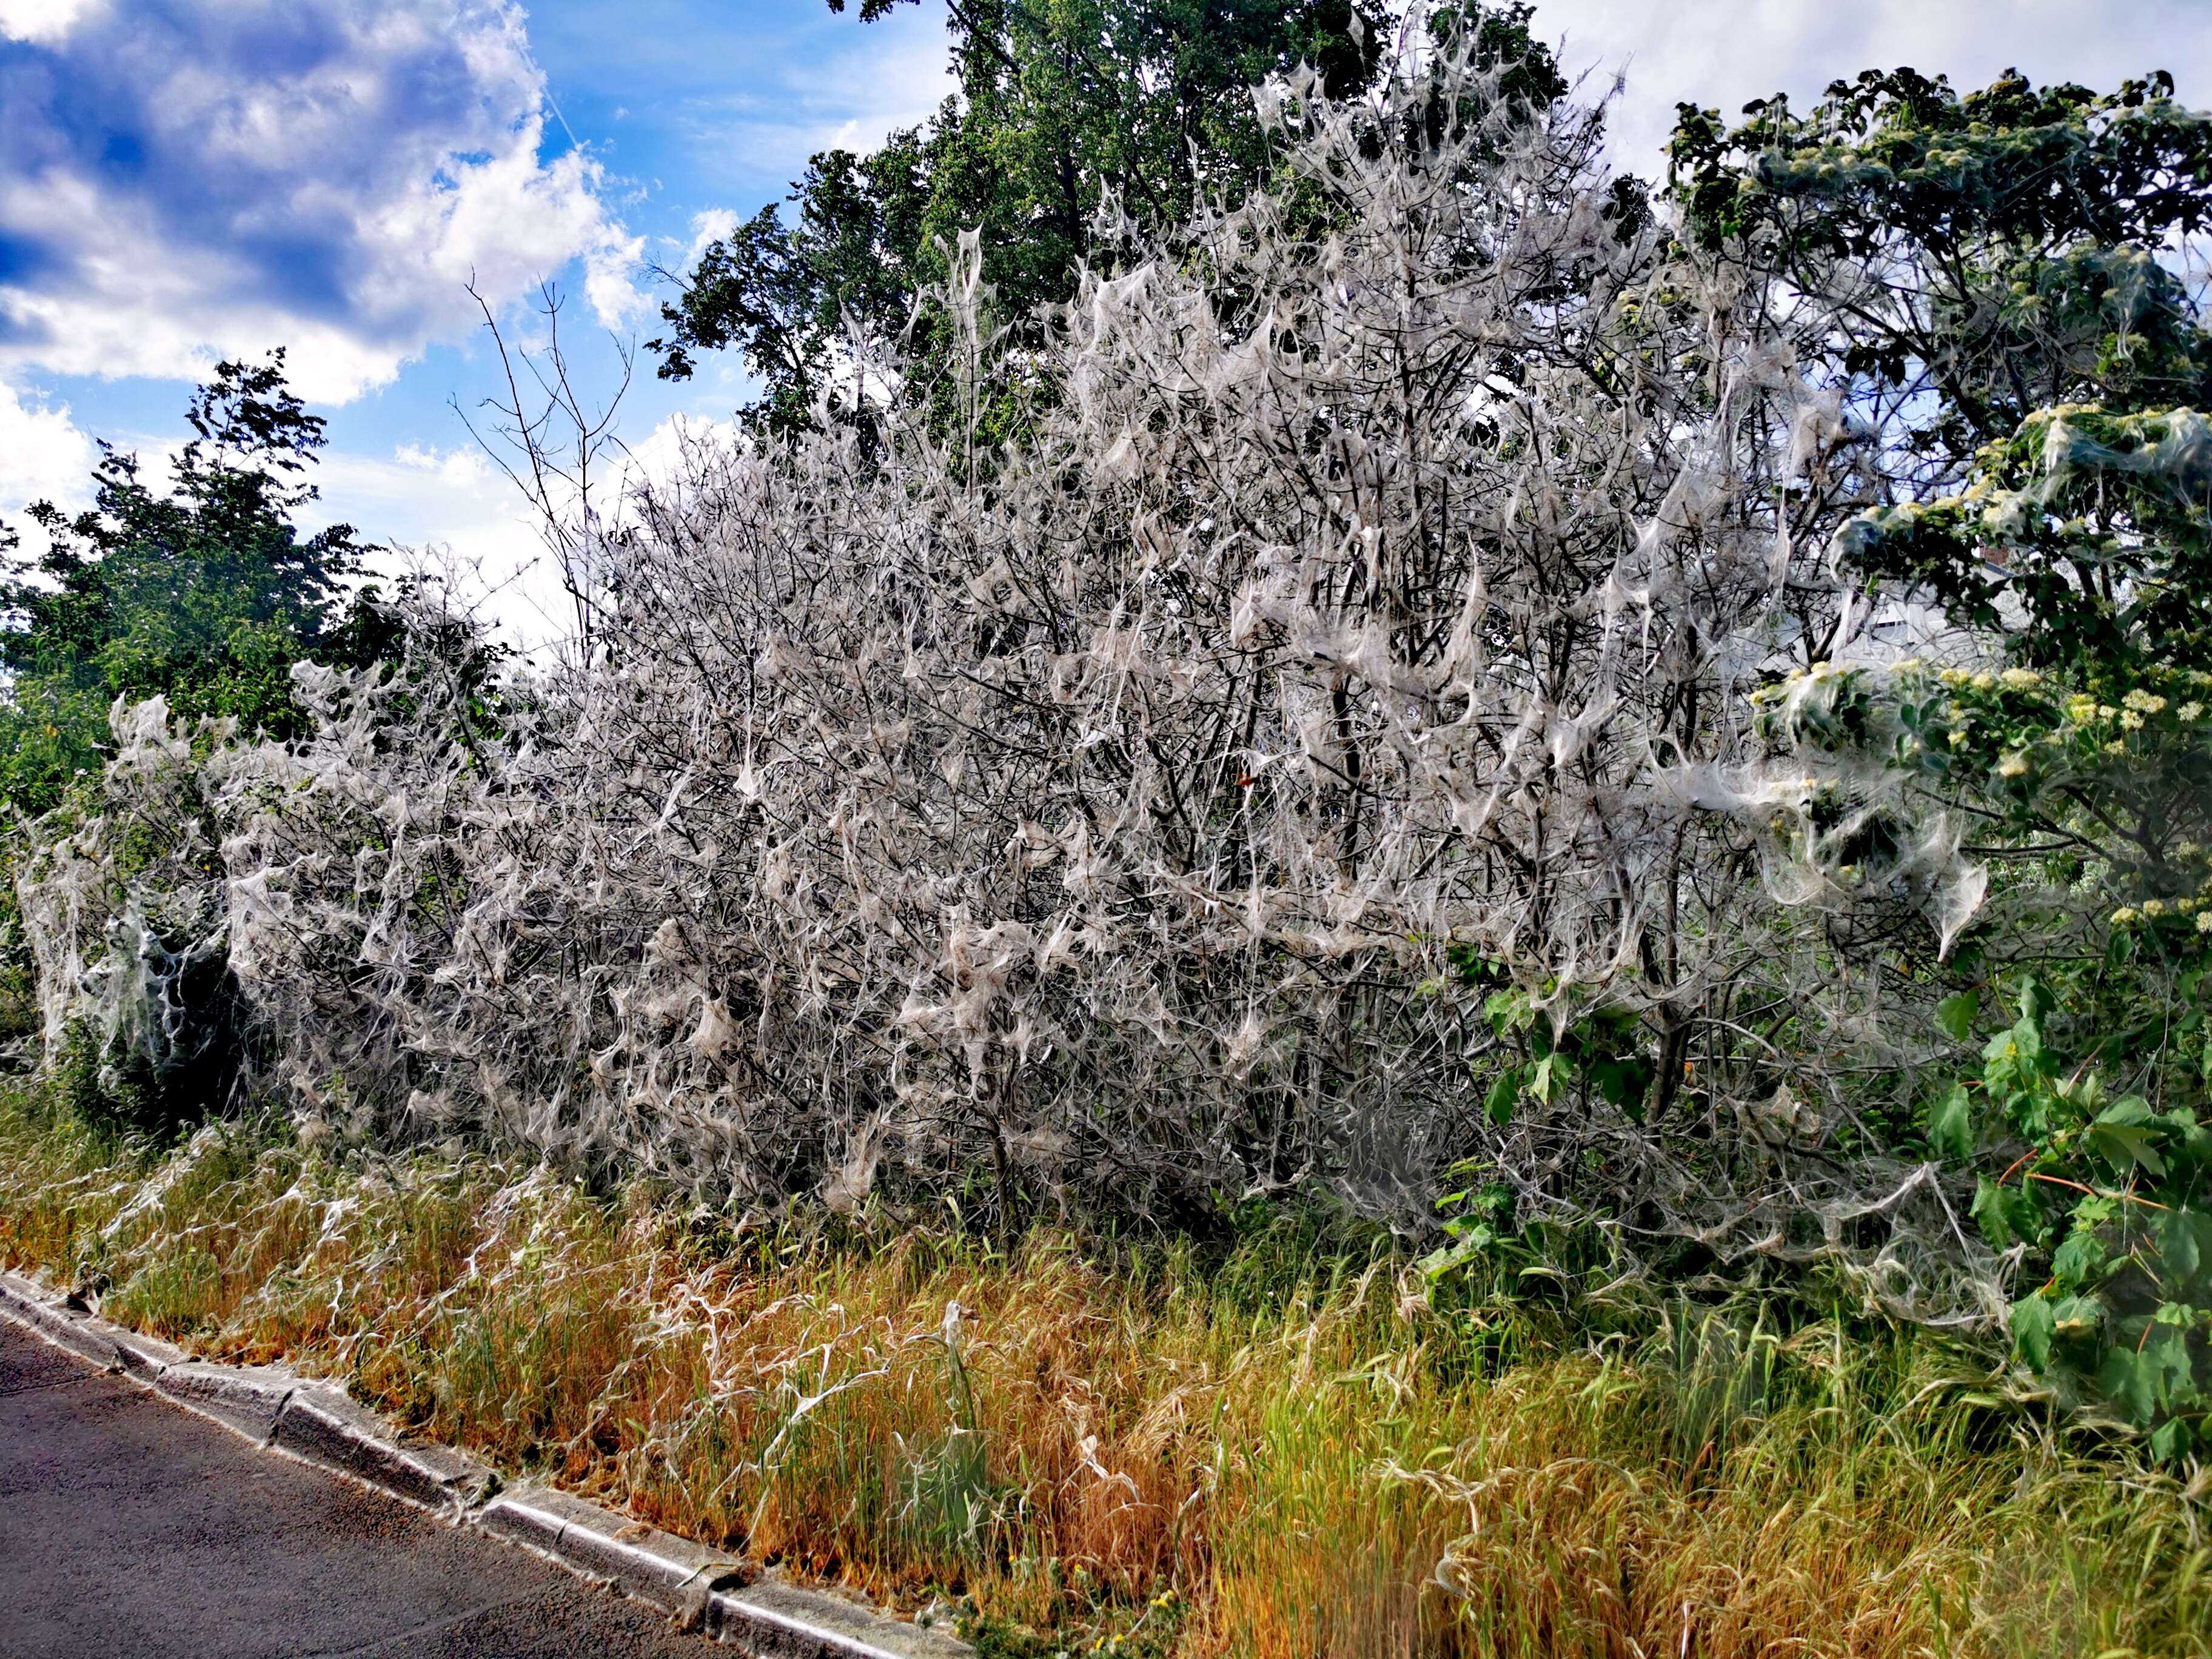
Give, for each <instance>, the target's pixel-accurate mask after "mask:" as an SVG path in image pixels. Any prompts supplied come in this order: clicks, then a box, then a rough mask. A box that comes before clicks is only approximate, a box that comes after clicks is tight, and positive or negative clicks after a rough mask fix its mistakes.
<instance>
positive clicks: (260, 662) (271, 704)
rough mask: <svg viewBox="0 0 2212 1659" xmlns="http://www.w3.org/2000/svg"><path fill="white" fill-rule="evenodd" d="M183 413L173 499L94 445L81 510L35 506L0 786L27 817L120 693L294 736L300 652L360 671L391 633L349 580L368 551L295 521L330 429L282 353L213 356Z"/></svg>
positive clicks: (15, 596) (11, 659)
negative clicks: (95, 459)
mask: <svg viewBox="0 0 2212 1659" xmlns="http://www.w3.org/2000/svg"><path fill="white" fill-rule="evenodd" d="M186 418H187V419H188V420H189V421H190V422H191V427H192V430H193V433H194V437H193V439H192V441H191V442H190V443H188V444H186V445H185V448H184V452H183V453H182V454H181V455H180V456H179V458H178V460H177V464H176V468H175V473H174V478H173V487H172V489H171V491H170V493H168V494H167V495H160V494H157V493H155V490H154V489H153V488H152V487H151V486H149V484H148V483H146V481H145V480H144V479H143V477H141V474H140V470H139V465H138V462H137V458H136V457H135V456H131V455H125V454H119V453H116V452H115V451H114V450H112V449H110V448H107V447H106V446H105V445H103V446H102V458H101V459H100V465H99V466H98V468H97V469H96V471H95V472H94V489H95V503H96V504H95V505H94V507H93V508H92V510H91V511H89V512H86V513H80V514H78V515H76V517H74V518H71V517H70V516H68V515H67V514H64V513H62V512H61V511H60V510H59V509H58V508H57V507H53V506H52V505H51V504H50V503H46V502H40V503H39V504H38V505H36V506H34V507H32V508H31V509H30V517H31V519H32V520H33V521H34V522H35V523H36V524H37V525H38V526H39V527H40V530H41V531H42V532H44V533H45V537H46V542H47V549H46V552H45V553H44V555H43V556H40V558H38V559H37V560H36V561H35V562H33V561H31V560H28V559H25V558H21V557H17V558H14V559H11V561H10V562H9V580H6V581H5V582H4V583H3V584H0V610H4V612H5V626H4V627H0V667H4V669H5V671H6V673H7V676H8V684H7V689H6V694H5V702H4V706H0V749H4V750H5V758H4V759H0V791H4V793H5V794H6V797H7V799H9V801H10V802H12V803H13V804H14V805H16V806H18V807H21V808H22V809H24V810H26V811H33V812H36V811H44V810H46V809H47V808H49V807H52V805H55V804H56V803H57V802H58V800H59V799H60V798H61V796H62V793H63V792H64V790H66V789H67V788H68V787H69V784H70V780H71V779H72V778H73V777H75V776H76V775H77V774H78V773H79V772H81V771H85V770H89V769H97V767H98V766H99V765H100V756H101V751H102V749H103V747H104V745H105V743H106V736H107V711H108V708H109V705H110V704H111V703H112V702H114V701H115V699H116V698H118V697H122V698H125V699H126V700H130V701H134V702H135V701H138V700H141V699H143V698H147V697H151V696H165V697H167V699H168V700H169V703H170V706H171V707H172V708H174V709H176V710H177V711H179V713H182V714H195V715H211V716H227V717H229V718H232V719H234V720H237V721H238V723H239V725H240V726H241V727H242V728H243V729H245V730H246V731H248V732H254V731H259V732H268V733H270V735H273V736H277V737H286V736H290V735H293V734H295V732H297V731H298V730H299V728H300V720H301V716H300V712H299V709H298V708H297V706H296V705H295V703H294V702H293V699H292V692H291V682H290V671H291V666H292V665H293V664H294V663H295V662H297V661H301V660H303V659H304V660H309V661H316V662H323V663H334V664H349V665H358V664H362V663H365V662H368V661H374V660H376V659H378V658H379V657H380V656H381V655H383V654H384V653H386V651H387V650H388V649H389V648H390V647H391V645H392V639H391V637H390V635H391V633H392V626H393V624H392V623H391V622H390V621H389V620H388V618H386V617H385V616H384V615H383V614H382V613H380V611H379V610H378V608H377V606H376V605H375V603H374V595H373V594H372V593H369V592H362V593H358V594H356V593H354V592H350V591H349V583H350V582H351V581H352V580H353V579H355V578H356V577H357V576H358V575H359V574H360V573H361V568H362V565H361V560H362V554H363V552H364V551H365V550H364V549H363V547H362V544H360V543H358V542H357V541H356V540H355V538H354V532H352V530H351V529H350V528H349V527H348V526H343V525H337V526H331V528H329V529H327V530H323V531H319V532H316V533H315V534H313V535H312V536H302V535H301V533H300V532H299V531H298V529H297V528H296V527H295V525H294V522H293V520H294V517H295V514H297V513H298V512H299V511H300V510H301V508H302V507H305V506H306V505H307V503H309V502H311V501H313V500H314V499H315V490H314V487H313V485H311V484H307V483H303V482H301V480H300V475H301V473H302V472H303V471H305V469H306V467H307V465H308V464H309V463H310V462H311V461H312V460H313V457H314V452H315V451H316V450H317V449H319V448H320V447H322V445H323V442H324V438H323V422H322V419H321V417H320V416H314V415H310V414H308V413H307V411H306V410H304V409H303V408H302V406H301V403H300V400H299V399H298V398H295V396H293V394H292V392H291V391H290V390H289V387H288V386H286V384H285V380H284V374H283V353H282V352H281V351H279V352H276V353H275V354H273V355H272V356H271V357H270V360H269V361H268V362H265V363H263V364H259V365H253V366H248V365H246V364H243V363H234V362H233V363H224V364H222V365H221V366H220V367H219V368H217V369H216V376H215V379H214V380H211V381H210V383H209V384H207V385H206V386H203V387H201V388H200V389H199V391H198V392H196V393H195V394H194V396H193V398H192V400H191V404H190V406H189V408H188V409H187V410H186ZM18 545H20V538H17V537H16V536H15V535H13V534H7V535H6V546H7V547H8V548H9V549H13V548H15V547H16V546H18Z"/></svg>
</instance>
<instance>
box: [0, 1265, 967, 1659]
mask: <svg viewBox="0 0 2212 1659" xmlns="http://www.w3.org/2000/svg"><path fill="white" fill-rule="evenodd" d="M0 1317H4V1318H7V1319H10V1320H12V1321H14V1322H15V1323H16V1324H19V1325H22V1326H26V1327H27V1328H29V1329H30V1330H32V1331H33V1332H34V1333H35V1334H38V1335H39V1336H41V1337H43V1338H45V1339H46V1340H47V1341H49V1342H51V1343H52V1344H53V1345H54V1346H56V1347H58V1348H64V1349H66V1350H67V1351H68V1352H70V1353H73V1354H75V1355H76V1357H77V1358H80V1359H82V1360H85V1361H87V1362H88V1363H89V1364H94V1365H96V1366H98V1367H99V1368H100V1370H105V1371H112V1372H115V1373H117V1374H118V1375H120V1376H125V1377H127V1378H129V1379H130V1380H131V1381H132V1382H135V1383H139V1384H140V1385H141V1386H143V1387H144V1388H147V1389H150V1390H151V1391H153V1392H154V1393H155V1394H158V1395H161V1396H162V1397H163V1398H164V1399H166V1400H168V1401H173V1403H175V1404H177V1405H179V1406H182V1407H185V1409H186V1410H188V1411H193V1412H197V1413H199V1414H200V1415H201V1416H203V1417H206V1418H210V1419H213V1420H214V1421H216V1422H217V1423H220V1424H221V1425H222V1426H223V1427H225V1428H227V1429H228V1430H230V1431H232V1432H233V1433H234V1434H238V1435H240V1436H243V1437H245V1438H246V1439H248V1440H251V1441H252V1443H254V1444H255V1445H257V1446H259V1447H263V1448H264V1449H274V1450H276V1451H280V1452H283V1453H285V1454H288V1455H291V1456H294V1457H297V1458H299V1459H301V1461H303V1462H310V1463H313V1464H315V1465H316V1466H317V1467H319V1468H325V1469H330V1470H331V1471H333V1472H335V1473H337V1474H341V1475H343V1476H345V1477H346V1478H348V1479H349V1480H356V1481H358V1482H359V1483H361V1484H362V1486H368V1487H370V1488H372V1489H374V1491H377V1492H382V1493H384V1494H386V1496H387V1497H392V1498H398V1499H399V1500H400V1501H401V1502H403V1503H406V1504H413V1505H414V1506H415V1507H416V1508H417V1509H422V1510H428V1511H429V1512H430V1513H431V1514H433V1515H435V1516H439V1517H440V1518H441V1519H443V1520H445V1521H447V1522H450V1523H452V1524H453V1525H456V1526H466V1527H470V1528H473V1529H474V1530H476V1531H478V1532H482V1533H483V1534H486V1535H487V1536H489V1537H493V1538H498V1539H501V1540H503V1541H506V1542H507V1543H510V1544H513V1545H518V1546H520V1547H522V1548H524V1549H526V1550H529V1551H531V1552H532V1553H534V1554H538V1555H541V1556H544V1558H546V1559H548V1560H550V1561H552V1562H554V1563H556V1565H560V1566H562V1567H564V1568H566V1569H567V1570H568V1571H570V1572H573V1573H575V1574H576V1575H577V1576H578V1577H584V1578H588V1579H591V1580H592V1581H594V1582H596V1583H602V1584H605V1585H607V1586H608V1587H609V1588H611V1589H617V1590H619V1591H621V1592H622V1593H623V1594H624V1595H630V1596H634V1597H635V1598H636V1599H637V1600H639V1601H644V1602H647V1603H648V1604H649V1605H651V1606H653V1607H659V1608H661V1609H662V1610H663V1611H664V1612H666V1613H669V1614H671V1616H672V1617H673V1618H674V1619H675V1620H676V1621H677V1622H678V1624H679V1625H681V1626H684V1628H686V1629H689V1630H697V1631H702V1632H704V1633H705V1634H707V1635H708V1636H711V1637H713V1638H714V1639H715V1640H716V1641H719V1642H725V1643H727V1644H731V1645H732V1646H733V1647H736V1648H738V1649H739V1650H742V1651H744V1652H746V1653H749V1654H752V1655H756V1656H757V1659H974V1651H975V1650H973V1649H971V1648H970V1647H969V1646H968V1644H966V1643H964V1642H960V1641H956V1640H955V1639H953V1638H951V1636H949V1635H946V1634H945V1632H941V1631H936V1630H931V1629H928V1628H926V1627H924V1626H918V1625H909V1624H907V1623H905V1622H904V1621H902V1620H896V1619H892V1618H890V1617H888V1616H887V1615H885V1614H883V1613H876V1612H873V1611H872V1610H870V1609H868V1608H866V1607H861V1606H858V1605H856V1604H854V1602H851V1601H846V1600H844V1599H843V1598H842V1597H840V1596H836V1595H829V1594H827V1593H825V1592H823V1591H821V1590H814V1589H805V1588H804V1587H802V1586H800V1585H797V1584H791V1583H784V1582H782V1581H781V1579H779V1578H777V1577H774V1576H773V1575H767V1576H763V1575H759V1574H757V1573H756V1572H755V1571H753V1569H751V1568H750V1567H749V1566H748V1565H746V1564H745V1563H744V1562H742V1561H740V1560H738V1559H737V1558H736V1557H734V1556H730V1555H725V1554H723V1553H721V1552H720V1551H719V1550H712V1549H708V1547H706V1546H705V1545H703V1544H695V1543H693V1542H692V1541H690V1540H689V1539H686V1538H678V1537H677V1536H676V1535H675V1534H672V1533H666V1532H663V1531H661V1530H660V1529H659V1528H658V1527H649V1526H647V1525H646V1524H644V1523H643V1522H637V1521H632V1520H630V1519H629V1517H628V1516H623V1515H619V1514H617V1513H616V1512H615V1511H614V1510H609V1509H606V1508H604V1507H603V1506H601V1505H599V1504H594V1503H592V1502H591V1501H589V1500H588V1499H586V1498H578V1497H576V1496H575V1495H574V1494H573V1493H570V1492H561V1491H558V1490H556V1488H553V1487H550V1486H518V1487H515V1488H513V1489H511V1490H507V1491H501V1489H500V1482H499V1476H498V1474H496V1472H495V1471H494V1470H492V1469H491V1468H489V1467H487V1466H486V1465H484V1464H483V1463H479V1462H477V1461H476V1460H475V1459H474V1458H472V1457H470V1456H468V1455H466V1454H465V1453H462V1452H459V1451H456V1450H454V1449H453V1448H451V1447H449V1446H441V1445H436V1444H434V1443H430V1442H428V1441H424V1440H419V1439H416V1438H415V1437H412V1436H409V1435H404V1434H402V1433H400V1432H399V1431H398V1430H396V1429H394V1428H393V1427H392V1425H390V1424H388V1423H386V1422H385V1420H384V1419H382V1418H380V1417H379V1416H377V1415H376V1413H374V1412H372V1411H369V1410H368V1409H367V1408H366V1407H362V1406H360V1405H357V1404H356V1403H355V1402H354V1401H353V1400H351V1399H350V1398H349V1397H348V1396H347V1395H345V1394H344V1393H343V1391H342V1390H341V1389H337V1388H335V1387H333V1386H331V1385H330V1384H328V1383H311V1382H303V1381H301V1379H300V1378H298V1377H295V1376H293V1375H292V1374H291V1372H289V1370H285V1369H284V1368H283V1367H282V1366H278V1365H216V1364H207V1363H205V1362H204V1361H200V1360H196V1359H194V1358H191V1356H190V1355H189V1354H187V1353H185V1351H184V1350H183V1349H181V1348H178V1347H175V1346H172V1345H171V1344H169V1343H167V1342H164V1341H161V1340H160V1339H159V1338H156V1337H149V1336H141V1335H139V1334H137V1332H135V1331H126V1330H125V1329H123V1328H121V1327H120V1326H118V1325H115V1324H112V1323H111V1322H108V1321H106V1320H105V1319H102V1318H100V1316H99V1315H98V1314H96V1313H94V1312H93V1311H92V1310H90V1309H89V1308H88V1307H86V1306H85V1305H84V1304H82V1302H80V1301H78V1300H77V1299H76V1297H61V1296H57V1295H55V1294H54V1293H52V1291H47V1290H46V1289H45V1288H44V1287H43V1286H41V1285H38V1284H36V1283H34V1282H33V1281H32V1280H30V1279H25V1278H23V1277H21V1275H19V1274H16V1273H4V1272H0Z"/></svg>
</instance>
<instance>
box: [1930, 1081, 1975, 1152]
mask: <svg viewBox="0 0 2212 1659" xmlns="http://www.w3.org/2000/svg"><path fill="white" fill-rule="evenodd" d="M1972 1107H1973V1098H1972V1096H1971V1095H1969V1094H1968V1093H1967V1091H1966V1085H1964V1084H1954V1085H1952V1087H1951V1091H1950V1093H1948V1094H1947V1095H1945V1096H1944V1097H1943V1098H1942V1099H1941V1100H1939V1101H1937V1102H1936V1105H1935V1109H1933V1110H1932V1111H1930V1112H1929V1114H1928V1144H1929V1146H1932V1147H1934V1148H1935V1149H1936V1156H1937V1157H1939V1158H1948V1159H1950V1161H1951V1162H1952V1163H1954V1164H1964V1163H1966V1161H1967V1160H1968V1159H1969V1158H1972V1157H1973V1155H1974V1121H1973V1115H1972Z"/></svg>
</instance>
